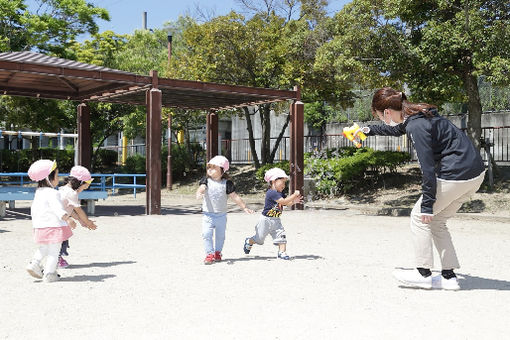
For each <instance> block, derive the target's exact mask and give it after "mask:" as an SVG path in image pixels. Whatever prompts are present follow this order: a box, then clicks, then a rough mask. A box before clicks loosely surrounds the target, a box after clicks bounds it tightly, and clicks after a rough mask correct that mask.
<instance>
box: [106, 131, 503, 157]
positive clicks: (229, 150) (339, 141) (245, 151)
mask: <svg viewBox="0 0 510 340" xmlns="http://www.w3.org/2000/svg"><path fill="white" fill-rule="evenodd" d="M482 138H483V139H484V140H485V139H488V140H489V142H490V144H491V146H490V151H491V154H492V157H493V158H494V160H495V161H496V162H498V163H508V162H510V126H502V127H486V128H482ZM276 140H277V138H271V151H272V150H273V148H274V145H275V143H276ZM260 146H261V139H260V138H258V139H255V148H256V150H257V153H258V156H259V157H260ZM346 146H352V143H351V142H350V141H349V140H347V139H346V138H344V137H343V136H342V135H341V134H327V135H324V136H311V135H309V136H305V138H304V151H305V152H313V151H320V150H324V149H331V148H340V147H346ZM363 146H366V147H370V148H372V149H374V150H378V151H406V152H409V153H410V154H411V159H412V160H416V159H417V158H416V153H415V151H414V148H413V147H412V145H411V143H410V142H409V141H408V139H407V137H406V136H405V135H404V136H401V137H392V136H371V137H369V138H367V139H366V140H365V141H364V142H363ZM162 147H165V148H166V145H163V146H162ZM220 148H221V154H222V155H224V156H226V157H227V158H228V159H230V160H231V162H232V163H237V164H248V163H251V162H253V155H252V152H251V148H250V141H249V139H248V138H245V139H232V140H222V141H221V146H220ZM105 149H110V150H116V151H117V153H118V155H119V158H118V159H119V162H120V161H121V158H122V147H121V146H107V147H105ZM480 152H481V155H482V157H483V159H484V160H487V155H486V154H485V151H484V149H482V150H481V151H480ZM134 154H140V155H142V156H145V144H138V145H128V146H127V155H128V157H129V156H132V155H134ZM289 155H290V138H289V137H283V138H282V140H281V141H280V144H279V145H278V148H277V150H276V153H275V158H274V160H275V162H278V161H282V160H288V159H289Z"/></svg>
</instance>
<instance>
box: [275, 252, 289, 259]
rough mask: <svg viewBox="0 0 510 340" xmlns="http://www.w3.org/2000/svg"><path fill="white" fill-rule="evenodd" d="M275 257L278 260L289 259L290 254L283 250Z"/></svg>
mask: <svg viewBox="0 0 510 340" xmlns="http://www.w3.org/2000/svg"><path fill="white" fill-rule="evenodd" d="M277 258H279V259H280V260H290V256H289V255H287V253H286V252H284V251H279V252H278V257H277Z"/></svg>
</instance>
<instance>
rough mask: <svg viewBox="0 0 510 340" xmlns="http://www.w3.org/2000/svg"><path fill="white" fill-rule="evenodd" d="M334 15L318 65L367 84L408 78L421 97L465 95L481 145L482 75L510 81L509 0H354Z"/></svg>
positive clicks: (445, 99) (471, 125)
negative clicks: (331, 33)
mask: <svg viewBox="0 0 510 340" xmlns="http://www.w3.org/2000/svg"><path fill="white" fill-rule="evenodd" d="M334 19H335V36H334V39H332V40H331V41H330V42H328V43H327V44H325V45H324V46H323V47H322V48H321V51H320V53H319V54H320V55H319V57H318V58H317V63H316V67H318V68H320V69H325V70H331V71H332V72H335V73H336V74H337V75H341V74H349V75H351V76H352V77H353V78H354V79H356V81H357V82H358V83H359V84H363V85H365V86H367V87H368V88H373V87H380V86H388V85H389V86H396V87H400V88H402V87H403V85H404V83H405V84H407V85H408V87H409V89H410V91H411V93H412V99H413V100H417V101H430V102H433V103H436V104H442V103H444V102H455V101H465V102H466V103H467V108H468V112H469V120H468V133H469V135H470V137H471V138H472V140H473V141H474V143H475V144H476V145H477V146H479V145H480V134H481V113H482V107H481V102H480V94H479V88H478V82H477V78H478V77H479V76H480V75H485V76H486V77H487V79H488V81H490V82H492V83H493V84H494V85H504V84H508V83H509V81H510V77H509V76H508V73H509V70H510V49H508V46H509V44H510V22H509V20H510V3H508V2H505V1H490V0H434V1H417V0H385V1H382V0H354V1H353V2H352V3H350V4H348V5H346V6H345V7H344V8H343V9H342V10H341V11H340V12H339V13H338V14H337V15H336V16H335V18H334Z"/></svg>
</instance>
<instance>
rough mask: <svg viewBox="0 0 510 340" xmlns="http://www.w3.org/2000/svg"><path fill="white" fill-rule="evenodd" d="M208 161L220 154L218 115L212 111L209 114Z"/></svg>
mask: <svg viewBox="0 0 510 340" xmlns="http://www.w3.org/2000/svg"><path fill="white" fill-rule="evenodd" d="M206 142H207V160H208V161H209V160H210V159H211V158H213V157H214V156H216V155H217V154H218V114H217V113H216V112H214V111H210V112H209V113H208V114H207V141H206Z"/></svg>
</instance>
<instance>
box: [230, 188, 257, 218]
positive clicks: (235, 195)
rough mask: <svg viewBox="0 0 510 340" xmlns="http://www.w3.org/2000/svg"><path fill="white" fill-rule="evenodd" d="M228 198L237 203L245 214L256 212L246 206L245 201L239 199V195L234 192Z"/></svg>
mask: <svg viewBox="0 0 510 340" xmlns="http://www.w3.org/2000/svg"><path fill="white" fill-rule="evenodd" d="M228 196H229V197H230V198H231V199H232V201H234V202H236V204H237V205H238V206H239V207H240V208H241V209H243V210H244V212H245V213H247V214H253V213H254V212H255V211H253V210H251V209H249V208H248V207H247V206H246V203H244V201H243V199H242V198H241V197H239V195H238V194H237V193H236V192H235V191H234V192H232V193H230V194H228Z"/></svg>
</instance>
